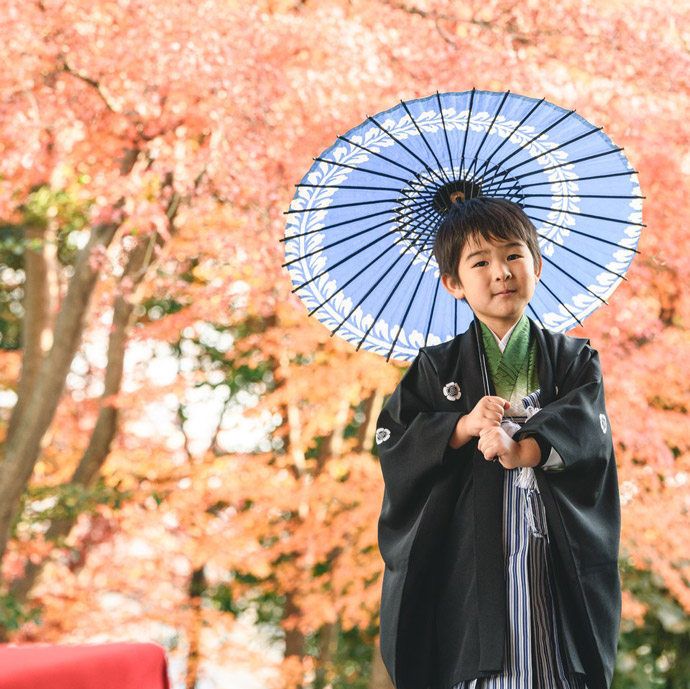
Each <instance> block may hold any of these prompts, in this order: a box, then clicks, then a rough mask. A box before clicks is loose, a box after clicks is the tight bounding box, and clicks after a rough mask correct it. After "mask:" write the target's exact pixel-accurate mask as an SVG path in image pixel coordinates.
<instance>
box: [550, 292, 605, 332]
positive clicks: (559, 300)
mask: <svg viewBox="0 0 690 689" xmlns="http://www.w3.org/2000/svg"><path fill="white" fill-rule="evenodd" d="M541 285H542V286H543V287H544V289H545V290H546V291H547V292H548V293H549V294H550V295H551V296H552V297H553V298H554V299H555V300H556V301H557V302H558V304H560V306H562V307H563V308H564V309H565V310H566V311H567V312H568V313H569V314H570V315H571V316H572V317H573V318H574V319H575V320H576V321H577V322H578V323H579V324H580V325H582V321H581V320H580V319H579V318H578V317H577V316H576V315H575V314H574V313H573V312H572V311H571V310H570V309H569V308H568V307H567V306H566V305H565V304H564V303H563V300H562V299H559V297H558V296H556V295H555V294H554V293H553V291H552V290H551V289H549V286H548V285H547V284H546V283H544V282H542V283H541ZM604 304H606V302H604Z"/></svg>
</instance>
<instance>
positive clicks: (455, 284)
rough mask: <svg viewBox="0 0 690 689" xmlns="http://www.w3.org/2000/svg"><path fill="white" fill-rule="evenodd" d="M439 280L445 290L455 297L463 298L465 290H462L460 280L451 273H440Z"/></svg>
mask: <svg viewBox="0 0 690 689" xmlns="http://www.w3.org/2000/svg"><path fill="white" fill-rule="evenodd" d="M441 282H442V283H443V286H444V287H445V288H446V290H447V291H448V292H449V293H450V294H451V295H452V296H453V297H454V298H455V299H464V298H465V290H463V288H462V285H461V284H460V281H459V280H456V279H455V278H454V277H453V276H452V275H448V274H447V273H446V274H444V275H441Z"/></svg>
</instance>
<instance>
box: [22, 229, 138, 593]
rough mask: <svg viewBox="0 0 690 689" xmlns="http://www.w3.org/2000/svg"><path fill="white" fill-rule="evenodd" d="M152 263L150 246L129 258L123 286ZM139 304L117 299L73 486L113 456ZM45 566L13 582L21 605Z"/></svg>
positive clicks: (33, 566)
mask: <svg viewBox="0 0 690 689" xmlns="http://www.w3.org/2000/svg"><path fill="white" fill-rule="evenodd" d="M150 259H151V251H150V244H149V243H148V242H145V243H142V244H140V245H139V246H137V247H136V248H135V249H134V250H133V251H132V252H131V254H130V256H129V260H128V262H127V266H126V267H125V270H124V272H123V274H122V278H121V279H120V283H122V281H123V280H125V279H126V278H128V279H129V280H131V281H132V284H133V287H135V288H136V287H138V286H139V285H140V284H141V282H142V280H143V277H144V275H145V274H146V270H147V268H148V267H149V265H150V263H151V260H150ZM137 302H138V298H137V297H136V296H135V295H134V294H132V295H131V296H130V298H129V299H128V298H126V297H125V296H124V295H122V294H120V295H118V296H117V297H116V299H115V303H114V305H113V322H112V327H111V330H110V338H109V340H108V364H107V367H106V371H105V384H104V389H103V395H102V396H101V407H100V409H99V412H98V418H97V420H96V425H95V427H94V430H93V432H92V433H91V437H90V438H89V444H88V446H87V447H86V450H85V451H84V454H83V455H82V458H81V460H80V462H79V464H78V466H77V468H76V469H75V471H74V474H73V475H72V478H71V480H70V483H72V484H77V485H82V486H90V485H91V484H93V482H94V481H95V480H96V478H97V477H98V475H99V472H100V469H101V467H102V466H103V464H104V463H105V460H106V459H107V457H108V454H109V452H110V445H111V444H112V441H113V439H114V437H115V434H116V432H117V424H118V409H117V407H116V406H114V405H113V404H112V403H111V402H110V398H111V397H113V396H114V395H116V394H117V393H118V392H119V391H120V386H121V384H122V373H123V368H124V358H125V352H126V346H127V336H128V333H129V330H130V327H131V325H132V323H131V320H132V313H133V311H134V307H135V305H136V303H137ZM76 519H77V517H76V515H75V517H74V518H72V519H59V520H54V521H53V522H52V523H51V524H50V526H49V527H48V530H47V532H46V534H45V538H46V539H47V540H50V541H57V540H58V539H60V538H64V537H66V536H67V535H68V534H69V532H70V531H71V530H72V527H73V526H74V523H75V521H76ZM44 565H45V561H42V562H38V563H33V562H28V563H27V565H26V567H25V570H24V575H23V576H22V577H21V578H19V579H16V580H15V581H14V582H13V584H12V589H11V590H12V593H13V595H14V596H15V598H16V599H17V600H18V601H20V602H24V601H26V598H27V596H28V594H29V592H30V591H31V588H32V587H33V585H34V583H35V582H36V580H37V579H38V577H39V576H40V574H41V572H42V570H43V567H44Z"/></svg>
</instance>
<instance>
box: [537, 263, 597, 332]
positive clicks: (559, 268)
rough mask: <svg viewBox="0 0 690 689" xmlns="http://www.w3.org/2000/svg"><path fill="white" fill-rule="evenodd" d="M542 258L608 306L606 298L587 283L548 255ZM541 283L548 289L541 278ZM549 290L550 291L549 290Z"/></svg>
mask: <svg viewBox="0 0 690 689" xmlns="http://www.w3.org/2000/svg"><path fill="white" fill-rule="evenodd" d="M542 258H543V259H544V260H545V261H546V262H547V263H550V264H551V265H552V266H553V267H554V268H556V269H557V270H559V271H560V272H561V273H563V275H565V276H566V277H569V278H570V279H571V280H572V281H573V282H574V283H576V284H578V285H580V287H582V289H586V290H587V291H588V292H589V293H590V294H591V295H592V296H593V297H596V298H597V299H598V300H599V301H600V302H601V303H602V304H606V305H607V306H608V304H609V303H608V302H607V301H606V299H604V298H603V297H600V296H599V295H598V294H597V293H596V292H592V290H591V289H590V288H589V287H587V285H585V284H583V283H582V282H580V281H579V280H578V279H577V278H575V277H573V276H572V275H571V274H570V273H568V272H567V271H566V270H564V269H563V268H561V266H559V265H558V263H556V262H555V261H552V260H551V259H550V258H549V257H548V256H542ZM541 284H542V285H544V287H546V289H547V290H548V289H549V288H548V287H547V285H546V283H545V282H544V281H543V280H542V282H541ZM549 292H551V290H549ZM551 294H552V295H553V296H554V297H555V296H556V295H555V294H553V292H551ZM559 301H560V299H559ZM564 306H565V305H564ZM571 315H573V314H571ZM578 323H579V321H578Z"/></svg>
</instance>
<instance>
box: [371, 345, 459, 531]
mask: <svg viewBox="0 0 690 689" xmlns="http://www.w3.org/2000/svg"><path fill="white" fill-rule="evenodd" d="M442 388H443V385H442V384H441V383H440V382H439V378H438V374H437V372H436V370H435V368H434V365H433V363H432V362H431V360H430V358H429V356H428V355H427V354H426V353H425V352H424V350H421V351H420V352H419V354H418V355H417V358H416V359H415V360H414V361H413V363H412V365H411V366H410V368H409V369H408V370H407V372H406V373H405V375H404V376H403V378H402V380H401V381H400V383H399V385H398V387H397V388H396V390H395V391H394V392H393V394H392V395H391V397H390V399H389V400H388V402H387V403H386V405H385V406H384V407H383V409H382V411H381V414H380V415H379V418H378V423H377V432H376V435H377V443H378V451H379V458H380V461H381V470H382V472H383V479H384V482H385V496H384V504H383V510H382V513H381V526H382V528H383V529H384V530H386V528H387V527H389V528H393V529H395V528H397V527H399V526H400V525H401V524H403V523H405V522H408V521H409V519H410V518H411V517H412V516H413V515H414V514H415V513H418V511H419V510H420V509H421V507H422V505H423V504H424V500H425V496H427V495H428V493H429V491H430V490H431V487H432V485H433V483H434V480H435V477H436V476H437V475H438V473H439V472H440V471H441V468H442V465H443V463H444V462H445V461H452V459H454V458H455V455H456V454H457V451H456V450H453V449H452V448H450V447H449V445H448V443H449V441H450V438H451V436H452V434H453V431H454V429H455V426H456V424H457V422H458V420H459V418H460V417H461V416H462V414H463V408H462V407H461V403H460V402H459V401H458V402H451V403H450V404H453V405H454V404H457V405H458V408H457V410H456V411H444V410H442V407H443V406H445V405H444V401H445V404H446V405H447V404H448V402H447V401H446V400H445V398H443V396H442V394H441V391H442Z"/></svg>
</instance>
